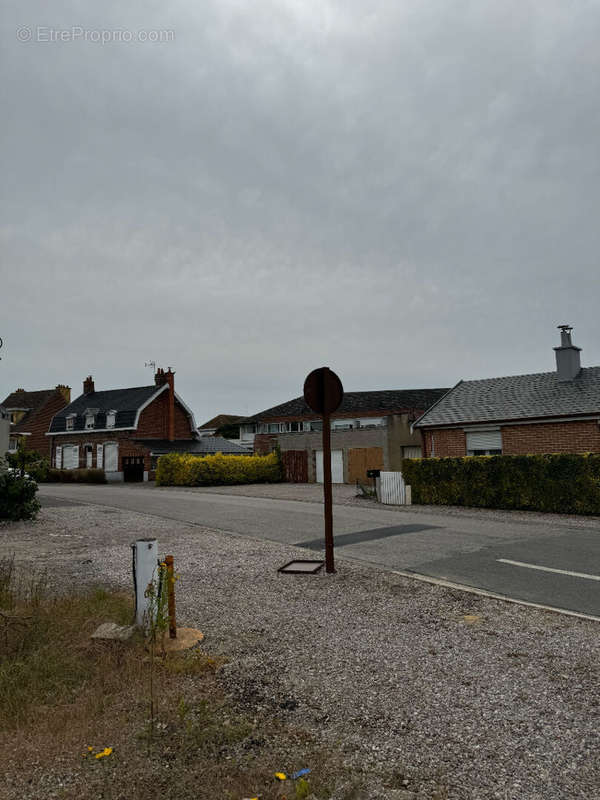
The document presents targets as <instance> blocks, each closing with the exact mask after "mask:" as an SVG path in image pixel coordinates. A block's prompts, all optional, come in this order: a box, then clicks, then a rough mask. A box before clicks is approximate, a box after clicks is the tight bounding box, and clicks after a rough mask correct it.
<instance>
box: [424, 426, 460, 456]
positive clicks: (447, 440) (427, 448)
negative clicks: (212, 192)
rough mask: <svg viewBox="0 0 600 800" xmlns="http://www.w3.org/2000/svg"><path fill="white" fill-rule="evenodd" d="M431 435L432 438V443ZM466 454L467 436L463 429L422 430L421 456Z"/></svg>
mask: <svg viewBox="0 0 600 800" xmlns="http://www.w3.org/2000/svg"><path fill="white" fill-rule="evenodd" d="M432 437H433V439H434V441H433V443H432ZM466 455H467V437H466V435H465V432H464V431H463V430H460V429H457V428H453V429H448V430H435V431H423V456H424V457H425V458H430V457H431V456H434V457H435V458H443V457H453V458H458V457H460V456H466Z"/></svg>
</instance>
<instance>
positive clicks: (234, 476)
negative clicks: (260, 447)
mask: <svg viewBox="0 0 600 800" xmlns="http://www.w3.org/2000/svg"><path fill="white" fill-rule="evenodd" d="M281 479H282V474H281V464H280V461H279V458H278V456H277V453H269V455H266V456H225V455H223V454H222V453H216V454H215V455H214V456H194V455H188V454H185V453H169V455H166V456H161V457H160V458H159V459H158V465H157V468H156V483H157V485H158V486H224V485H233V484H240V483H276V482H278V481H280V480H281Z"/></svg>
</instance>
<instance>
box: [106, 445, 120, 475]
mask: <svg viewBox="0 0 600 800" xmlns="http://www.w3.org/2000/svg"><path fill="white" fill-rule="evenodd" d="M118 467H119V446H118V444H116V443H114V444H113V443H111V444H106V445H104V471H105V472H117V470H118Z"/></svg>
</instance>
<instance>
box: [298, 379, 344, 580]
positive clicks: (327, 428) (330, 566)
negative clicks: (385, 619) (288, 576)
mask: <svg viewBox="0 0 600 800" xmlns="http://www.w3.org/2000/svg"><path fill="white" fill-rule="evenodd" d="M343 398H344V388H343V386H342V382H341V381H340V379H339V378H338V376H337V375H336V374H335V372H332V370H330V369H329V367H321V368H320V369H315V370H313V371H312V372H311V373H310V375H309V376H308V377H307V378H306V380H305V381H304V399H305V400H306V402H307V404H308V405H309V406H310V408H312V410H313V411H316V413H317V414H320V415H321V417H322V419H323V434H322V436H323V513H324V516H325V571H326V572H330V573H331V572H335V566H334V558H333V501H332V496H331V414H332V413H333V412H334V411H336V410H337V409H338V408H339V407H340V405H341V402H342V400H343Z"/></svg>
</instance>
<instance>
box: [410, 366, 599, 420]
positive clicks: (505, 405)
mask: <svg viewBox="0 0 600 800" xmlns="http://www.w3.org/2000/svg"><path fill="white" fill-rule="evenodd" d="M586 414H600V367H586V368H584V369H582V370H581V372H580V373H579V375H578V376H577V377H576V378H575V379H574V380H572V381H565V382H560V381H559V380H558V377H557V374H556V372H538V373H535V374H533V375H512V376H508V377H504V378H488V379H486V380H478V381H461V382H460V383H459V384H457V386H455V387H454V389H451V390H450V391H449V392H448V393H447V394H446V395H445V397H443V398H442V399H441V400H440V401H439V402H438V403H437V404H436V405H435V406H433V408H430V409H429V411H427V412H426V413H425V414H424V415H423V416H422V417H421V418H420V419H419V420H418V421H417V422H416V424H415V427H418V428H426V427H429V426H433V425H460V424H466V423H477V422H502V421H503V420H521V419H539V418H543V417H566V416H578V415H586Z"/></svg>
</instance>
